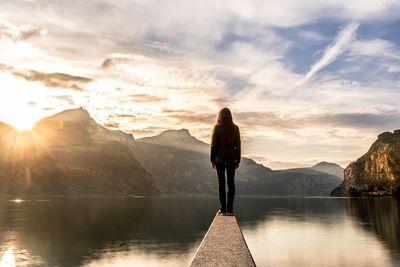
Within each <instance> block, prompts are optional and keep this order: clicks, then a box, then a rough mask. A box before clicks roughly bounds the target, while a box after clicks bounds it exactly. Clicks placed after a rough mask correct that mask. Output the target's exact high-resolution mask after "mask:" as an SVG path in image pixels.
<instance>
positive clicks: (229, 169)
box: [216, 161, 236, 212]
mask: <svg viewBox="0 0 400 267" xmlns="http://www.w3.org/2000/svg"><path fill="white" fill-rule="evenodd" d="M216 167H217V174H218V185H219V202H220V203H221V211H223V212H224V211H226V212H233V200H234V198H235V167H236V162H235V161H224V162H221V163H217V164H216ZM225 170H226V174H227V183H228V204H227V203H226V193H225Z"/></svg>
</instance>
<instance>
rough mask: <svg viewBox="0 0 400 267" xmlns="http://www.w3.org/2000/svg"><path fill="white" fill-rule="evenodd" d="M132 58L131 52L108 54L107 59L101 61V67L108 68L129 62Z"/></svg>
mask: <svg viewBox="0 0 400 267" xmlns="http://www.w3.org/2000/svg"><path fill="white" fill-rule="evenodd" d="M131 59H132V55H131V54H122V53H114V54H110V55H107V57H106V59H105V60H104V61H103V63H101V67H102V68H104V69H107V68H109V67H111V66H114V65H116V64H124V63H128V62H129V61H130V60H131Z"/></svg>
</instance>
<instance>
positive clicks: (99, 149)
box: [0, 108, 159, 195]
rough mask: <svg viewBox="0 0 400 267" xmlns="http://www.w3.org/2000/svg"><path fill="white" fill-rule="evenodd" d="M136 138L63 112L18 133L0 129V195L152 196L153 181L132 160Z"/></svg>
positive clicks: (81, 112) (154, 190)
mask: <svg viewBox="0 0 400 267" xmlns="http://www.w3.org/2000/svg"><path fill="white" fill-rule="evenodd" d="M134 142H135V140H134V138H133V136H132V135H129V134H126V133H123V132H121V131H112V130H109V129H106V128H104V127H102V126H100V125H99V124H97V123H96V122H95V121H94V120H93V118H91V117H90V115H89V113H88V112H87V111H86V110H84V109H82V108H79V109H72V110H66V111H63V112H61V113H58V114H56V115H54V116H51V117H47V118H45V119H42V120H40V121H39V122H37V123H36V125H35V126H34V128H33V129H32V131H24V132H19V131H17V130H16V129H14V128H12V127H10V126H8V125H5V124H1V125H0V183H1V185H2V186H1V187H0V194H13V195H15V194H46V195H154V194H158V193H159V190H158V188H157V185H156V184H155V181H154V178H153V177H152V176H151V175H150V174H149V173H148V171H146V169H144V168H143V167H142V166H141V165H140V163H139V162H138V161H137V160H136V159H135V157H134V153H133V149H132V148H133V146H134Z"/></svg>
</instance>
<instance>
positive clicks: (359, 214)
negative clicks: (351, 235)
mask: <svg viewBox="0 0 400 267" xmlns="http://www.w3.org/2000/svg"><path fill="white" fill-rule="evenodd" d="M346 207H347V212H348V216H349V217H350V218H353V219H355V220H357V222H358V225H359V226H360V227H362V228H363V229H365V230H368V231H370V232H372V233H374V234H375V236H377V237H378V238H379V239H380V240H381V241H382V243H383V244H384V245H385V246H387V248H388V251H389V252H390V253H391V255H392V258H393V262H394V263H395V264H396V263H397V266H399V265H400V201H399V199H396V198H361V199H357V201H355V200H353V199H348V200H347V201H346Z"/></svg>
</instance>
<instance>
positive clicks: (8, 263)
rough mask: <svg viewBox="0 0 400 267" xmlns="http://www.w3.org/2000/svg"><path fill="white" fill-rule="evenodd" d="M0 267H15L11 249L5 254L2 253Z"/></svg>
mask: <svg viewBox="0 0 400 267" xmlns="http://www.w3.org/2000/svg"><path fill="white" fill-rule="evenodd" d="M0 267H15V259H14V254H13V252H12V250H11V249H8V250H7V251H6V253H4V255H3V257H2V258H1V261H0Z"/></svg>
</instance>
